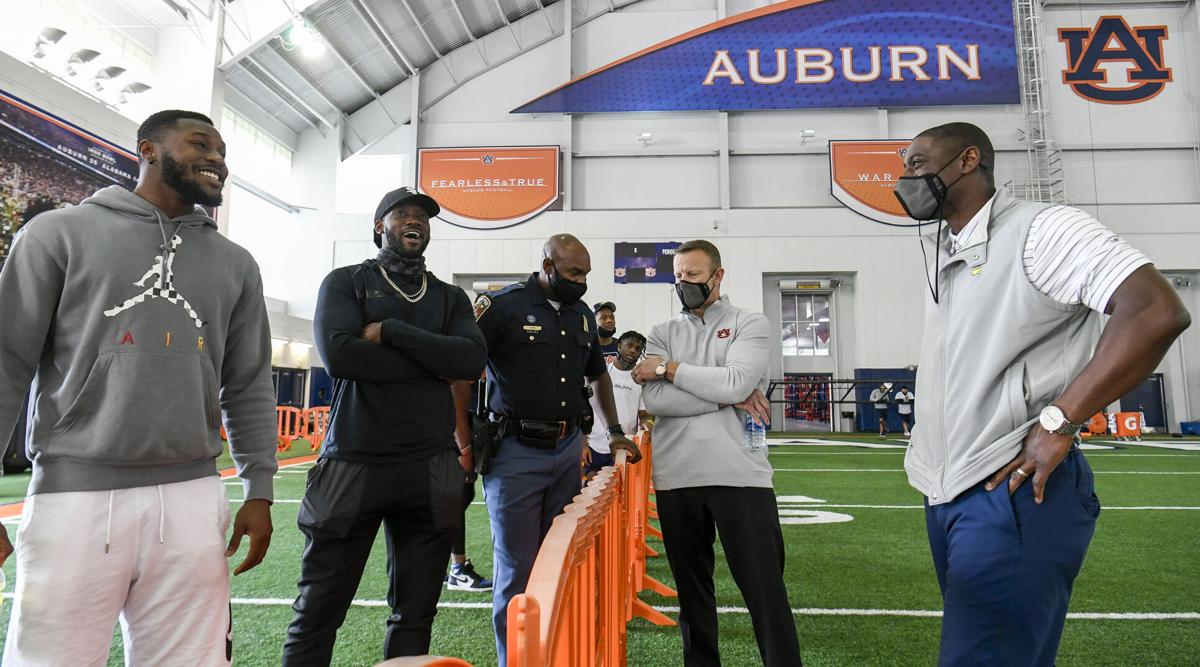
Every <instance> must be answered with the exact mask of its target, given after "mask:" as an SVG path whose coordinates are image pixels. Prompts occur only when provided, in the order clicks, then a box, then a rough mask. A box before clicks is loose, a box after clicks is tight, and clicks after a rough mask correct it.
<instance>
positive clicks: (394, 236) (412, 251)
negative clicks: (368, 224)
mask: <svg viewBox="0 0 1200 667" xmlns="http://www.w3.org/2000/svg"><path fill="white" fill-rule="evenodd" d="M383 241H384V243H383V247H385V248H389V249H391V250H392V251H393V252H395V253H396V254H397V255H399V256H401V257H403V258H405V259H416V258H417V257H422V256H424V255H425V248H428V247H429V234H426V235H425V238H423V239H421V245H420V247H418V248H409V247H408V246H406V245H405V244H404V232H403V231H402V230H397V231H396V232H395V233H393V232H392V230H391V229H388V230H387V231H385V232H384V234H383Z"/></svg>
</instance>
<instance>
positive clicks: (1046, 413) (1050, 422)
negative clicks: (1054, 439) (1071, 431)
mask: <svg viewBox="0 0 1200 667" xmlns="http://www.w3.org/2000/svg"><path fill="white" fill-rule="evenodd" d="M1038 421H1039V422H1040V423H1041V425H1042V428H1044V429H1046V430H1047V431H1051V432H1053V431H1057V430H1058V429H1059V427H1061V426H1062V425H1063V422H1065V421H1067V417H1066V415H1064V414H1063V411H1062V410H1060V409H1058V406H1055V405H1051V406H1049V407H1047V408H1046V409H1045V410H1042V416H1041V418H1040V419H1039V420H1038Z"/></svg>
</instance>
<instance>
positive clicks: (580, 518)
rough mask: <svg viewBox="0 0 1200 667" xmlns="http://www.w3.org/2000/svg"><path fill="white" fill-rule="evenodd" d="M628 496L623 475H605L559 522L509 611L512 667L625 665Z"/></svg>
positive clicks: (611, 471) (594, 481)
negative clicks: (625, 502)
mask: <svg viewBox="0 0 1200 667" xmlns="http://www.w3.org/2000/svg"><path fill="white" fill-rule="evenodd" d="M617 457H618V461H620V462H621V463H623V462H624V452H618V453H617ZM623 467H624V466H623ZM631 467H636V466H631ZM628 469H629V468H628V467H627V468H626V470H628ZM621 490H622V489H621V478H620V472H619V471H618V470H617V468H615V467H613V466H608V467H605V468H604V469H602V470H601V471H600V472H599V473H597V474H596V476H595V478H593V479H592V483H591V484H589V485H587V487H585V488H584V490H583V492H582V493H581V494H580V495H578V496H576V497H575V499H574V500H573V501H572V502H571V504H570V505H567V507H566V509H565V510H564V511H563V513H562V514H560V515H558V516H557V517H555V519H554V522H553V523H552V524H551V525H550V531H549V532H548V533H547V534H546V538H545V539H544V540H543V541H542V546H541V548H540V549H539V550H538V555H537V559H536V560H535V561H534V563H533V571H532V572H531V573H530V576H529V583H528V584H527V585H526V587H525V592H524V593H522V594H520V595H517V596H516V597H514V598H513V599H512V601H511V602H509V605H508V666H509V667H535V666H536V667H583V666H584V665H606V666H614V667H618V666H623V665H625V623H626V614H625V604H626V600H627V597H628V596H629V595H630V592H629V588H628V583H629V580H628V578H627V574H626V572H623V571H622V568H623V566H625V565H626V560H627V558H626V554H625V552H626V550H627V548H628V545H629V542H628V540H627V539H626V535H625V533H626V532H627V531H626V530H625V521H624V518H625V517H624V515H623V512H622V511H621V505H622V500H623V494H622V493H621Z"/></svg>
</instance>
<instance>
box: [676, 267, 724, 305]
mask: <svg viewBox="0 0 1200 667" xmlns="http://www.w3.org/2000/svg"><path fill="white" fill-rule="evenodd" d="M715 275H717V272H716V270H713V272H712V273H710V274H708V278H707V279H705V281H704V282H702V283H689V282H688V281H686V280H680V281H679V282H677V283H675V294H676V295H678V296H679V303H681V304H683V307H684V308H687V309H688V310H696V309H697V308H701V307H703V306H704V303H705V302H706V301H708V295H710V294H712V288H710V287H709V286H708V281H709V280H712V277H713V276H715Z"/></svg>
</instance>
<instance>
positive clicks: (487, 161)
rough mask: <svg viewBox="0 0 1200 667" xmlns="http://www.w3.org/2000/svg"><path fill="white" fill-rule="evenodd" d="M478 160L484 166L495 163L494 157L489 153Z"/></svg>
mask: <svg viewBox="0 0 1200 667" xmlns="http://www.w3.org/2000/svg"><path fill="white" fill-rule="evenodd" d="M480 160H482V162H483V163H484V164H492V163H493V162H495V161H496V157H495V156H494V155H492V154H490V153H485V154H484V156H483V157H482V158H480Z"/></svg>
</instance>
